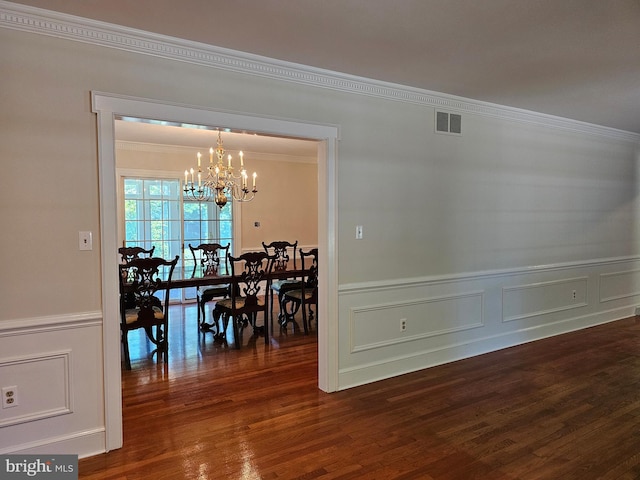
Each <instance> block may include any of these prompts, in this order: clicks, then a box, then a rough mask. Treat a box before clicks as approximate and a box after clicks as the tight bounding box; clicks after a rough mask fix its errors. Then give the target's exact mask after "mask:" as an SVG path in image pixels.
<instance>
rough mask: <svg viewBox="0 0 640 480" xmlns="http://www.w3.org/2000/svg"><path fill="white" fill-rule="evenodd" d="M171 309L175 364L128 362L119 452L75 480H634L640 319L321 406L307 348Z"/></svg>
mask: <svg viewBox="0 0 640 480" xmlns="http://www.w3.org/2000/svg"><path fill="white" fill-rule="evenodd" d="M172 308H174V309H176V311H178V312H179V314H174V311H173V310H172V314H173V321H172V325H171V352H170V361H169V365H168V366H167V367H166V368H165V367H163V366H162V365H157V364H156V363H155V359H154V360H148V359H147V358H146V355H147V351H146V347H145V345H146V342H144V341H143V342H140V343H139V346H138V347H136V348H132V364H133V370H132V371H130V372H123V401H124V405H123V415H124V447H123V448H122V449H119V450H116V451H113V452H109V453H107V454H103V455H98V456H95V457H91V458H86V459H82V460H80V464H79V470H80V478H83V479H114V480H115V479H127V480H132V479H172V480H178V479H203V480H206V479H287V480H292V479H316V478H317V479H456V480H457V479H465V480H466V479H502V480H514V479H523V480H524V479H526V480H529V479H549V480H559V479H562V480H569V479H580V480H587V479H638V478H640V323H639V322H638V320H637V319H636V318H629V319H625V320H620V321H617V322H612V323H610V324H607V325H602V326H598V327H594V328H590V329H586V330H582V331H579V332H574V333H570V334H566V335H562V336H558V337H554V338H550V339H546V340H541V341H538V342H534V343H530V344H526V345H522V346H518V347H513V348H509V349H505V350H502V351H499V352H494V353H490V354H486V355H482V356H478V357H475V358H471V359H467V360H462V361H458V362H455V363H450V364H447V365H442V366H439V367H434V368H430V369H427V370H423V371H420V372H415V373H411V374H407V375H403V376H401V377H397V378H392V379H389V380H384V381H380V382H376V383H374V384H370V385H365V386H362V387H358V388H353V389H350V390H346V391H343V392H337V393H333V394H326V393H323V392H321V391H320V390H318V388H317V353H316V348H317V342H316V340H317V339H316V337H315V335H314V334H312V335H309V336H304V335H303V334H300V333H295V334H294V333H292V332H291V331H289V333H288V334H286V335H280V334H278V333H277V332H276V335H275V336H274V338H273V339H272V341H271V344H270V345H269V346H265V345H264V341H263V338H258V339H250V338H249V337H250V334H248V333H247V332H246V333H245V338H244V345H243V348H242V349H241V350H235V349H233V348H228V347H225V346H223V345H221V344H215V343H214V342H213V339H212V336H211V335H210V334H209V335H206V336H204V337H202V336H200V337H199V336H198V334H197V332H196V327H195V315H196V312H195V307H190V306H189V307H185V308H184V309H183V307H172ZM254 340H255V341H254Z"/></svg>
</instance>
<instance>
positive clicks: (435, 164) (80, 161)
mask: <svg viewBox="0 0 640 480" xmlns="http://www.w3.org/2000/svg"><path fill="white" fill-rule="evenodd" d="M34 25H36V27H35V28H33V29H32V30H35V31H36V33H33V32H31V31H25V30H27V29H26V28H17V27H18V26H17V25H11V26H10V28H0V45H2V48H0V65H2V75H1V77H0V78H1V82H2V88H1V89H0V104H1V105H2V108H0V125H1V128H0V159H1V161H0V177H1V178H2V188H1V189H0V211H1V214H2V221H3V224H4V225H5V229H4V233H3V234H2V236H0V250H1V251H2V252H3V268H2V270H1V273H0V282H1V285H2V288H1V289H0V306H1V307H2V308H0V352H1V353H0V379H2V380H1V381H0V383H1V384H2V385H4V382H16V383H18V384H19V386H20V389H21V398H22V405H21V406H20V409H18V408H16V409H4V410H0V426H2V428H3V429H4V431H3V435H0V453H2V452H10V451H25V452H26V451H38V449H40V450H43V451H46V452H49V453H51V452H55V451H60V452H70V453H73V452H75V453H80V454H81V455H88V454H92V453H97V452H99V451H102V450H104V446H105V439H104V437H105V433H104V428H105V418H104V410H105V406H104V403H103V400H104V392H103V390H102V389H103V384H102V372H103V368H104V365H103V364H102V357H101V354H100V351H101V345H102V331H103V330H102V320H103V319H102V318H101V312H102V304H101V291H102V290H101V258H100V243H99V235H97V233H98V232H99V227H100V218H99V211H100V210H99V192H98V185H99V169H98V160H97V149H98V145H97V138H96V128H97V126H96V117H95V115H94V114H93V113H92V112H91V100H90V94H91V92H92V91H102V92H112V93H117V94H119V95H129V96H133V97H143V98H151V99H156V100H158V101H161V102H167V103H176V104H187V105H197V106H201V107H204V108H209V109H214V110H229V111H234V112H248V113H250V114H251V115H255V116H267V117H276V118H286V119H293V120H297V121H300V122H305V123H319V124H330V125H337V126H339V128H340V140H339V143H338V151H337V158H338V161H337V171H336V178H337V215H338V225H337V227H338V231H337V238H336V239H335V240H336V242H335V245H336V247H337V250H336V252H337V259H338V287H337V291H336V292H329V295H332V296H335V295H337V296H338V317H337V318H330V319H326V321H327V322H330V323H331V324H332V325H334V326H335V328H336V331H337V339H338V346H337V350H336V354H337V356H338V369H339V372H338V376H339V385H338V387H339V388H347V387H351V386H354V385H357V384H360V383H365V382H369V381H373V380H376V379H378V378H385V377H388V376H391V375H397V374H399V373H402V372H405V371H411V370H415V369H419V368H425V367H428V366H430V365H433V364H437V363H441V362H445V361H451V360H454V359H456V358H463V357H465V356H470V355H476V354H479V353H482V352H485V351H489V350H492V349H496V348H503V347H505V346H509V345H514V344H517V343H521V342H524V341H531V340H535V339H536V338H540V337H543V336H546V335H553V334H558V333H562V332H565V331H568V330H572V329H575V328H583V327H585V326H589V325H592V324H596V323H600V322H604V321H611V320H615V319H617V318H622V317H624V316H626V315H629V314H631V313H632V312H633V308H634V306H635V304H636V303H640V295H639V294H640V289H638V288H637V286H636V285H637V272H638V271H639V269H640V268H639V267H640V265H638V242H637V220H636V217H637V213H638V203H637V180H636V179H637V173H636V169H637V161H638V158H637V145H638V136H635V135H631V134H626V133H625V132H615V131H610V130H606V129H599V128H597V127H593V126H585V125H580V124H574V123H572V122H568V121H561V120H559V119H553V118H548V117H545V116H536V115H531V114H529V113H526V114H525V113H522V114H518V112H513V111H512V110H504V111H502V110H501V109H500V108H499V107H497V106H494V107H484V108H476V104H474V102H472V101H470V100H469V101H464V100H460V99H448V98H447V97H445V96H442V98H441V100H442V102H441V104H442V105H444V106H445V107H448V108H449V109H455V110H456V111H460V112H461V113H462V116H463V135H462V136H451V135H439V134H435V133H434V108H435V107H434V105H435V104H436V102H435V101H433V98H434V97H433V95H431V94H426V93H425V94H421V93H419V92H418V93H416V92H415V91H407V92H408V93H407V92H405V93H406V95H405V94H402V92H403V90H402V89H401V88H400V87H397V86H384V85H383V86H381V87H380V89H377V87H376V85H375V84H373V83H367V82H366V81H364V80H363V81H362V84H363V85H369V86H371V85H373V86H374V87H372V88H369V89H367V88H365V89H358V88H356V87H357V86H358V82H356V81H354V80H350V82H343V83H341V82H339V81H338V82H336V85H338V84H340V85H341V86H334V85H329V86H330V88H327V85H326V84H322V83H321V82H319V81H309V80H308V79H304V81H303V80H299V79H296V78H295V76H291V77H290V78H293V80H292V81H290V80H287V72H288V70H287V69H286V68H285V67H278V68H275V69H274V71H273V72H271V73H270V74H269V75H267V74H252V73H246V72H241V71H232V70H229V69H225V68H217V67H216V65H215V63H216V62H215V61H212V62H210V63H211V64H213V65H207V64H206V63H207V62H201V63H204V64H196V63H193V62H182V61H179V60H176V59H172V58H169V57H179V55H176V54H175V53H174V51H173V50H171V49H169V48H167V49H160V50H153V55H146V54H143V53H140V50H141V48H139V47H137V48H129V47H127V46H123V45H124V43H121V44H119V45H117V46H118V48H109V47H107V46H101V45H98V43H109V42H108V41H103V40H102V39H101V37H99V36H96V37H92V36H91V35H88V34H85V33H80V34H78V33H74V32H71V33H69V34H68V35H67V33H68V31H66V30H63V31H61V33H59V34H56V35H57V36H58V37H68V38H55V37H52V36H48V35H41V34H39V33H37V31H38V30H46V29H47V27H46V26H45V25H42V24H38V22H37V21H34ZM38 25H40V26H39V27H38ZM14 28H17V29H14ZM29 30H31V27H29ZM74 36H75V37H74ZM83 36H84V38H83ZM76 40H81V41H76ZM109 41H110V40H109ZM116 43H117V42H116ZM128 50H137V51H128ZM214 57H215V55H214ZM278 72H279V73H278ZM300 78H302V77H300ZM309 78H313V76H310V77H309ZM318 78H320V77H318ZM323 78H326V77H323ZM336 78H338V77H336ZM363 92H364V93H365V94H363ZM384 92H390V93H388V94H387V93H384ZM393 92H400V93H401V94H400V95H397V97H395V96H394V95H392V94H391V93H393ZM445 110H447V108H445ZM532 120H533V121H532ZM114 208H115V205H114ZM356 225H363V226H364V239H362V240H355V238H354V229H355V226H356ZM84 230H90V231H93V232H94V249H93V251H89V252H85V251H79V250H78V231H84ZM402 319H406V320H407V325H408V328H407V330H406V331H401V330H400V329H399V320H402ZM47 382H51V385H48V384H47ZM9 384H11V385H14V384H15V383H9ZM60 385H62V386H61V387H60ZM56 386H57V387H56ZM54 387H55V388H54ZM44 392H47V393H48V395H43V393H44ZM36 399H38V400H36ZM38 402H40V403H38ZM51 412H54V413H53V414H52V413H51ZM5 432H7V435H5V434H4V433H5Z"/></svg>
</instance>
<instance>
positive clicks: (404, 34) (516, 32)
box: [15, 0, 640, 133]
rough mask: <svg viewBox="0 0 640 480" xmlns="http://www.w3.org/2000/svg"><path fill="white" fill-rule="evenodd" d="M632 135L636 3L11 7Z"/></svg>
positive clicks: (162, 1) (401, 0) (636, 88)
mask: <svg viewBox="0 0 640 480" xmlns="http://www.w3.org/2000/svg"><path fill="white" fill-rule="evenodd" d="M15 3H22V4H27V5H32V6H36V7H41V8H45V9H48V10H55V11H60V12H64V13H69V14H73V15H78V16H81V17H87V18H92V19H95V20H101V21H105V22H109V23H114V24H119V25H123V26H127V27H132V28H136V29H140V30H145V31H149V32H155V33H161V34H165V35H169V36H172V37H178V38H183V39H187V40H192V41H197V42H203V43H207V44H211V45H216V46H219V47H226V48H230V49H233V50H238V51H242V52H248V53H253V54H257V55H262V56H266V57H270V58H274V59H278V60H284V61H289V62H294V63H298V64H303V65H308V66H313V67H319V68H323V69H328V70H332V71H336V72H342V73H347V74H352V75H356V76H361V77H366V78H371V79H376V80H382V81H387V82H392V83H396V84H400V85H405V86H410V87H417V88H422V89H426V90H430V91H435V92H440V93H446V94H451V95H457V96H461V97H466V98H469V99H474V100H480V101H486V102H490V103H495V104H499V105H505V106H510V107H516V108H522V109H526V110H532V111H535V112H540V113H546V114H550V115H557V116H560V117H565V118H569V119H574V120H579V121H584V122H588V123H593V124H596V125H602V126H607V127H612V128H616V129H621V130H626V131H630V132H635V133H640V0H608V1H604V0H322V1H320V0H234V1H222V0H181V1H180V2H179V3H177V2H175V0H17V1H16V2H15Z"/></svg>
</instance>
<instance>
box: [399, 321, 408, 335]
mask: <svg viewBox="0 0 640 480" xmlns="http://www.w3.org/2000/svg"><path fill="white" fill-rule="evenodd" d="M406 329H407V319H406V318H401V319H400V331H401V332H404V331H405V330H406Z"/></svg>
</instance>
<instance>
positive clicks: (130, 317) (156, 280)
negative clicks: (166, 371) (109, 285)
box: [120, 255, 180, 370]
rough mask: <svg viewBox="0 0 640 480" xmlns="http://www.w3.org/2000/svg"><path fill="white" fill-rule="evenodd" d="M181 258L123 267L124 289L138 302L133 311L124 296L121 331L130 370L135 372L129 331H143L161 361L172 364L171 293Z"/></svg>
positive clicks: (135, 261) (137, 261) (134, 262)
mask: <svg viewBox="0 0 640 480" xmlns="http://www.w3.org/2000/svg"><path fill="white" fill-rule="evenodd" d="M178 258H180V257H179V256H178V255H176V258H174V259H173V260H171V261H168V260H165V259H164V258H159V257H151V258H133V259H131V261H130V262H129V263H127V264H121V265H120V282H121V289H122V291H124V292H131V293H132V294H133V299H134V305H133V306H131V307H130V308H129V306H128V305H126V302H125V296H124V295H121V296H120V332H121V340H122V345H123V348H124V360H125V365H126V368H127V370H131V357H130V355H129V332H130V331H132V330H137V329H139V328H143V329H144V331H145V332H146V334H147V338H148V339H149V340H150V341H151V342H152V343H153V344H154V345H155V346H156V349H155V350H154V353H155V352H157V353H158V361H159V360H160V358H161V357H162V358H163V359H164V362H165V363H167V362H168V361H169V342H168V334H169V290H170V288H171V277H172V275H173V270H174V269H175V267H176V264H177V263H178ZM163 293H164V295H163ZM161 298H162V299H161ZM154 330H155V331H154Z"/></svg>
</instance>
